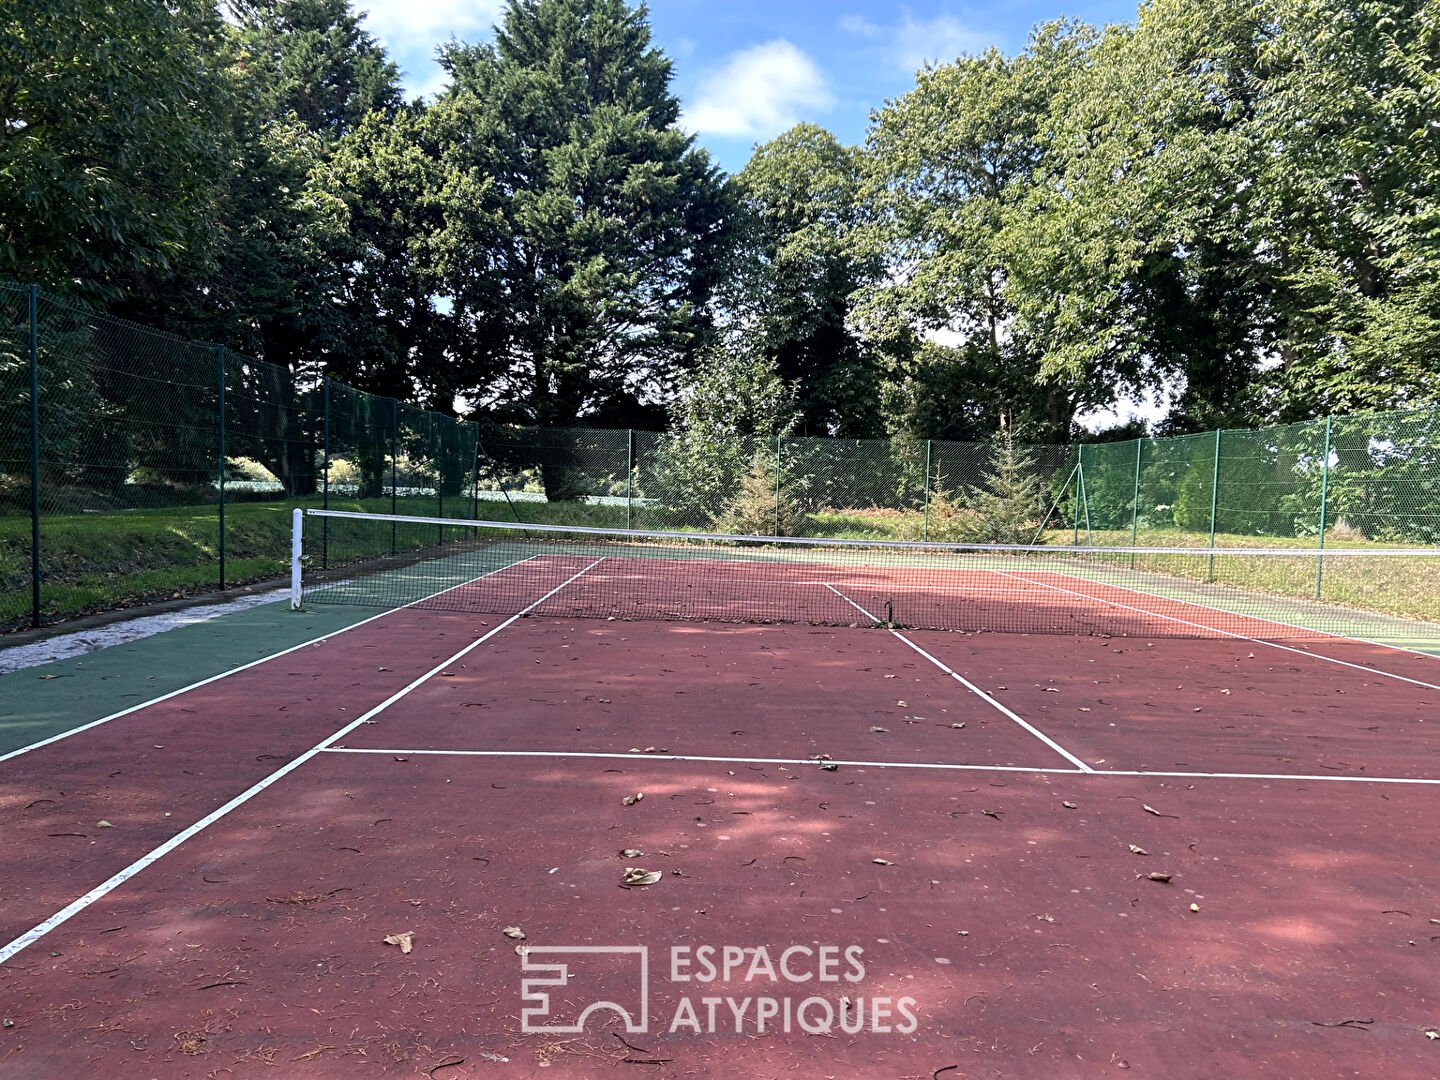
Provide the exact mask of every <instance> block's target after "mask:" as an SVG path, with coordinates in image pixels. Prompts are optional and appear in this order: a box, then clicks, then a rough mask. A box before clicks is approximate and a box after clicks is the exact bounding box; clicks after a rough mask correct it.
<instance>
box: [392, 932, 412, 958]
mask: <svg viewBox="0 0 1440 1080" xmlns="http://www.w3.org/2000/svg"><path fill="white" fill-rule="evenodd" d="M385 944H386V945H398V946H400V951H401V952H402V953H404V954H406V955H407V956H408V955H409V954H410V953H411V952H412V951H413V950H414V948H415V934H414V932H413V931H410V930H406V931H405V932H404V933H403V934H386V935H385Z"/></svg>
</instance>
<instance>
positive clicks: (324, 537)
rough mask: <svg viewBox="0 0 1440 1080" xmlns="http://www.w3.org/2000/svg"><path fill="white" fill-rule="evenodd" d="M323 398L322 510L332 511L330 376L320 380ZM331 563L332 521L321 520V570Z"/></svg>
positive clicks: (327, 519)
mask: <svg viewBox="0 0 1440 1080" xmlns="http://www.w3.org/2000/svg"><path fill="white" fill-rule="evenodd" d="M320 391H321V396H322V397H323V398H324V400H325V435H324V446H325V450H324V455H325V456H324V459H323V461H322V465H323V467H324V471H323V472H321V474H320V484H321V489H320V508H321V509H322V510H329V509H330V376H328V375H325V376H322V377H321V379H320ZM329 562H330V519H329V518H321V519H320V569H322V570H325V569H328V568H329Z"/></svg>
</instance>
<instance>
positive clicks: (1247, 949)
mask: <svg viewBox="0 0 1440 1080" xmlns="http://www.w3.org/2000/svg"><path fill="white" fill-rule="evenodd" d="M1215 783H1217V784H1221V785H1223V786H1220V787H1216V786H1215V784H1206V785H1186V784H1164V783H1159V782H1146V781H1143V780H1140V779H1136V778H1116V777H1079V776H1074V775H1064V776H1058V777H1057V776H1042V775H1036V774H1029V775H1024V776H1010V777H993V776H992V777H968V778H962V779H961V780H958V781H957V778H956V777H955V776H954V775H951V774H940V773H936V772H920V773H916V772H909V771H906V772H901V771H899V770H887V769H861V768H842V769H840V770H838V771H836V772H833V773H824V772H821V771H819V770H818V769H813V768H808V767H807V768H797V769H785V768H781V767H777V766H739V767H733V768H732V767H726V766H722V765H714V764H710V765H703V764H697V763H676V762H666V761H657V760H640V761H625V762H619V763H605V762H595V761H584V760H580V761H577V760H574V759H554V758H551V759H543V760H538V761H534V762H531V763H528V764H525V765H523V766H522V765H517V764H516V763H515V762H512V761H505V760H500V761H497V760H494V759H477V758H462V759H457V758H450V757H446V758H438V757H424V758H418V759H410V760H407V761H403V762H402V761H395V760H393V758H392V757H391V756H388V755H385V756H376V755H352V754H341V753H333V754H324V755H321V757H320V758H319V759H318V760H316V761H315V762H313V763H312V764H311V765H310V766H308V767H307V768H306V769H305V770H304V771H303V772H301V773H299V774H297V775H296V776H295V777H294V779H293V781H292V782H290V783H287V784H286V785H284V786H283V787H276V788H272V789H270V790H268V791H266V792H265V793H263V794H262V795H260V796H258V797H256V798H255V799H254V800H253V801H251V802H250V803H248V804H246V805H245V806H244V807H243V808H241V809H240V810H238V811H236V812H235V813H234V814H233V815H231V816H230V817H229V818H227V819H226V820H225V821H224V822H223V823H222V824H220V825H218V826H216V827H214V828H212V829H211V830H209V831H207V832H205V833H202V834H200V835H199V836H197V837H196V838H195V840H193V841H192V842H190V843H188V844H186V845H185V846H184V847H182V848H180V849H179V850H177V851H176V852H174V853H173V854H172V855H171V856H169V857H167V860H166V861H165V862H164V863H163V864H160V865H156V866H154V867H152V868H150V870H149V871H147V872H146V873H147V874H148V875H149V877H148V879H146V880H140V879H136V880H135V881H134V883H133V884H132V885H128V886H126V887H124V888H122V889H120V890H117V891H116V892H115V893H113V894H112V895H111V896H110V897H107V898H106V900H105V901H103V902H102V903H100V904H97V905H95V906H94V907H92V908H90V909H89V910H87V911H86V912H84V913H83V914H82V915H80V916H78V917H77V918H75V919H74V920H72V921H71V922H70V923H68V924H66V925H65V926H63V927H61V928H60V929H58V930H56V931H54V932H53V933H52V934H51V935H50V936H49V937H48V939H47V940H46V941H44V942H43V943H42V944H41V945H40V946H37V947H33V948H31V949H30V950H27V951H26V952H25V953H22V954H20V955H19V956H17V957H16V958H15V959H14V960H12V961H11V962H10V964H9V965H7V966H6V968H5V969H4V974H3V977H0V1013H3V1014H4V1015H5V1016H7V1017H18V1018H19V1023H18V1026H17V1028H16V1029H12V1030H9V1031H6V1032H5V1033H4V1039H5V1045H6V1052H5V1060H4V1062H3V1067H4V1069H5V1075H6V1076H7V1077H11V1076H13V1077H24V1078H27V1080H28V1078H31V1077H37V1078H38V1077H55V1076H68V1075H81V1076H94V1075H105V1076H110V1077H116V1078H127V1077H153V1076H208V1075H239V1076H256V1075H284V1076H287V1077H332V1076H369V1075H374V1076H397V1077H398V1076H413V1075H424V1074H426V1073H427V1072H428V1071H429V1070H431V1069H435V1071H434V1075H436V1076H444V1075H445V1074H446V1072H449V1074H450V1075H451V1076H482V1075H483V1076H490V1075H514V1076H537V1077H538V1076H577V1077H583V1076H597V1075H611V1074H612V1073H615V1072H616V1071H617V1070H619V1074H620V1075H626V1074H627V1073H628V1072H629V1071H630V1070H631V1069H632V1068H633V1069H639V1068H641V1066H638V1065H637V1066H631V1065H628V1064H625V1063H624V1059H626V1058H631V1059H642V1060H645V1061H661V1060H663V1061H664V1064H660V1065H646V1066H643V1068H644V1069H645V1070H647V1071H648V1073H658V1074H659V1075H673V1076H715V1077H721V1076H724V1077H733V1076H754V1077H786V1076H796V1075H799V1076H867V1077H869V1076H876V1077H880V1076H885V1077H891V1076H894V1077H907V1076H918V1077H923V1076H931V1075H935V1074H937V1072H938V1071H939V1070H941V1069H945V1068H947V1067H949V1066H952V1065H954V1066H957V1068H955V1069H954V1070H952V1071H948V1072H943V1073H938V1074H939V1075H940V1076H957V1075H958V1076H966V1077H1001V1076H1006V1077H1009V1076H1026V1077H1030V1076H1065V1077H1082V1076H1111V1075H1116V1074H1117V1073H1118V1072H1120V1071H1124V1070H1127V1069H1128V1070H1133V1075H1140V1076H1161V1075H1163V1076H1168V1077H1180V1078H1188V1077H1195V1078H1204V1080H1213V1078H1214V1077H1217V1076H1224V1077H1240V1076H1266V1077H1301V1076H1303V1077H1313V1078H1323V1077H1345V1076H1366V1077H1377V1076H1385V1077H1417V1078H1418V1077H1429V1076H1433V1075H1434V1074H1435V1072H1434V1070H1435V1055H1436V1052H1437V1049H1436V1047H1435V1046H1434V1045H1433V1040H1430V1039H1427V1038H1426V1037H1425V1035H1424V1030H1425V1029H1426V1028H1427V1027H1428V1026H1430V1025H1432V1024H1433V1023H1434V1016H1435V1011H1436V1009H1437V1008H1440V1000H1437V994H1436V985H1435V970H1436V958H1435V955H1434V954H1435V949H1436V944H1435V943H1434V942H1432V941H1431V940H1430V938H1431V937H1432V936H1433V935H1431V934H1430V933H1428V932H1427V931H1428V930H1429V929H1430V927H1429V925H1428V923H1427V921H1426V917H1425V916H1426V912H1427V911H1430V910H1432V909H1433V905H1434V903H1435V891H1434V884H1435V869H1434V868H1435V865H1436V858H1437V856H1440V844H1437V841H1436V839H1435V836H1434V830H1433V827H1432V826H1433V822H1434V819H1435V811H1436V809H1437V806H1436V794H1435V792H1434V791H1433V790H1430V789H1424V788H1416V787H1405V788H1396V789H1393V790H1385V789H1382V788H1380V787H1379V786H1369V787H1365V788H1362V787H1361V786H1359V785H1351V786H1349V787H1347V788H1346V789H1345V791H1344V793H1343V796H1342V797H1340V798H1337V797H1336V793H1335V791H1334V790H1333V789H1331V788H1329V787H1327V786H1324V785H1317V784H1306V783H1297V782H1294V781H1284V782H1262V783H1253V782H1245V783H1244V785H1243V786H1241V784H1240V782H1236V781H1219V782H1215ZM632 791H644V792H645V799H644V800H642V801H641V802H639V803H637V804H635V805H633V806H630V807H626V806H623V805H622V796H624V795H626V794H629V793H631V792H632ZM1065 802H1071V803H1073V804H1074V808H1073V809H1069V808H1067V807H1065V806H1064V803H1065ZM1146 805H1149V806H1153V807H1154V808H1155V809H1156V810H1159V811H1160V812H1161V813H1162V814H1165V815H1174V816H1165V817H1158V816H1155V815H1152V814H1149V813H1147V812H1146V811H1145V810H1144V809H1143V807H1144V806H1146ZM1397 835H1398V836H1403V837H1404V838H1405V846H1406V850H1405V852H1404V853H1403V854H1398V853H1396V852H1395V851H1394V850H1393V845H1392V842H1391V841H1390V840H1389V839H1388V838H1390V837H1394V836H1397ZM1131 844H1134V845H1136V846H1138V847H1142V848H1143V849H1144V850H1146V851H1148V852H1149V854H1148V856H1140V855H1136V854H1133V853H1131V851H1130V849H1129V845H1131ZM626 847H629V848H636V849H639V850H641V851H643V852H644V853H645V854H644V855H643V856H636V857H632V858H625V857H621V856H620V855H619V854H618V851H619V849H621V848H626ZM876 858H883V859H885V860H887V861H888V862H889V863H890V864H891V865H879V864H876V863H875V862H874V861H873V860H874V859H876ZM628 864H638V865H642V866H646V867H654V868H657V869H660V870H662V871H664V876H663V877H662V879H661V880H660V881H659V882H658V883H656V884H655V885H652V886H649V887H647V888H643V889H638V888H637V889H629V890H624V889H621V888H620V887H619V881H620V875H621V872H622V869H623V868H624V867H625V866H626V865H628ZM1151 869H1163V870H1164V871H1166V872H1168V873H1171V874H1173V875H1174V877H1173V879H1172V881H1171V882H1170V883H1169V884H1160V883H1157V882H1152V881H1150V880H1148V879H1145V878H1144V877H1143V876H1142V875H1143V874H1144V873H1146V872H1148V871H1149V870H1151ZM677 872H678V873H677ZM1191 904H1195V905H1197V906H1198V908H1199V910H1198V911H1191V910H1190V905H1191ZM509 926H519V927H520V928H521V929H523V931H524V932H525V934H526V935H527V937H526V941H527V943H529V944H532V945H545V946H574V945H612V944H614V945H644V946H646V947H648V948H649V949H650V950H651V952H652V954H653V959H652V965H653V968H652V971H651V981H650V1002H649V1009H650V1013H651V1015H652V1017H653V1018H654V1025H653V1026H652V1028H651V1030H650V1031H649V1032H647V1033H645V1034H624V1028H623V1026H622V1025H621V1024H620V1023H619V1021H618V1019H617V1021H616V1022H615V1023H613V1024H612V1023H604V1022H602V1021H601V1020H600V1019H598V1018H596V1019H592V1021H591V1025H590V1029H589V1030H587V1032H586V1033H585V1034H583V1035H526V1034H523V1033H522V1032H521V1031H520V1026H519V1020H518V1015H519V1010H520V1008H521V1002H520V981H521V979H522V977H523V975H522V972H521V970H520V960H519V957H517V956H516V954H515V952H514V948H513V947H514V944H515V942H513V941H512V940H510V939H507V938H506V937H505V936H504V935H503V934H502V930H503V929H504V928H505V927H509ZM962 931H963V932H964V933H963V934H962ZM402 932H409V933H412V934H413V935H414V951H413V952H412V953H410V954H409V955H403V954H402V953H401V952H400V950H399V949H398V948H396V947H394V946H389V945H386V944H384V943H383V938H384V937H385V936H387V935H392V934H397V933H402ZM702 944H713V945H716V946H723V945H726V944H734V945H738V946H742V947H746V948H754V947H756V946H759V945H764V946H767V947H768V948H769V949H772V950H774V951H775V952H776V953H777V954H778V953H779V951H780V950H781V949H783V948H786V947H789V946H791V945H795V944H799V945H807V946H812V947H813V946H817V945H819V944H834V945H838V946H841V947H846V946H858V947H860V948H861V949H862V950H863V953H862V954H861V955H862V962H863V964H864V970H865V977H864V978H863V979H862V980H861V981H860V982H858V983H854V984H849V983H841V984H839V985H834V984H831V985H828V986H822V987H818V989H817V987H811V986H802V987H799V988H798V993H797V996H798V995H805V996H811V995H812V994H813V995H818V996H822V997H826V998H827V999H828V1000H830V1001H831V1002H832V1003H838V1001H839V999H840V998H841V997H842V996H843V997H848V998H849V999H850V1000H851V1001H852V1002H857V1001H860V1000H861V999H865V1000H871V999H874V998H876V997H890V998H899V997H910V998H913V999H914V1006H913V1012H914V1015H915V1017H916V1019H917V1021H918V1026H917V1029H916V1031H915V1032H914V1033H913V1034H908V1035H905V1034H898V1033H895V1032H890V1033H882V1032H876V1031H873V1030H869V1031H861V1032H859V1033H856V1034H846V1033H844V1032H835V1033H828V1034H808V1033H805V1032H802V1031H799V1030H795V1029H794V1027H793V1025H792V1031H791V1032H790V1033H789V1034H786V1033H785V1032H784V1031H783V1030H781V1031H776V1030H774V1027H773V1025H772V1027H771V1028H770V1029H767V1030H766V1031H765V1032H763V1033H760V1032H757V1031H756V1030H755V1026H754V1024H753V1017H752V1018H751V1022H750V1023H745V1022H744V1021H742V1028H743V1031H742V1033H741V1034H739V1035H737V1034H736V1033H735V1031H734V1023H733V1019H732V1020H726V1019H725V1018H726V1017H727V1016H732V1017H733V1014H731V1013H729V1012H728V1011H725V1010H727V1009H728V1006H724V1005H722V1006H720V1009H721V1010H722V1011H721V1012H720V1013H719V1014H718V1020H719V1021H720V1022H719V1023H718V1024H717V1026H718V1027H720V1028H722V1030H719V1031H717V1032H715V1033H714V1034H710V1033H708V1032H706V1033H703V1034H700V1035H697V1034H695V1033H694V1032H693V1031H690V1030H684V1031H678V1032H676V1033H675V1034H670V1033H669V1031H668V1028H669V1027H670V1025H671V1022H672V1021H673V1019H674V1016H675V1013H676V1010H677V1009H679V1008H680V999H681V998H682V997H689V998H691V999H693V1003H694V1004H695V1006H696V1008H697V1015H698V1017H699V1018H701V1019H702V1021H703V1020H705V1019H706V1011H705V1007H704V1006H703V1005H702V1004H701V998H702V997H703V996H713V997H731V998H734V999H737V1001H738V1000H739V999H743V998H745V997H752V998H754V997H761V996H773V995H776V994H784V993H787V992H792V991H796V988H795V987H792V986H789V985H784V984H782V985H779V986H778V987H777V986H776V985H775V984H772V983H771V982H770V981H769V980H768V979H765V978H764V977H763V976H760V977H757V979H756V980H751V981H746V980H745V979H744V978H743V977H741V974H740V972H738V971H737V972H736V973H735V977H734V978H732V979H731V981H730V982H729V983H728V984H723V985H720V984H716V983H710V984H703V985H701V984H695V983H690V984H683V983H675V982H672V981H671V979H670V978H669V975H670V971H669V964H668V960H667V958H668V956H669V950H670V949H671V948H672V947H675V946H691V947H694V946H698V945H702ZM52 953H53V954H58V955H52ZM584 959H585V958H583V957H581V958H578V960H577V961H576V966H577V967H578V968H580V969H581V970H582V971H583V964H584ZM797 973H803V972H797ZM624 974H625V972H624V971H623V970H622V971H621V972H619V973H615V972H612V973H610V975H609V978H608V980H607V982H606V983H605V984H604V986H603V988H601V991H600V992H603V993H604V994H606V995H607V997H611V998H619V997H626V996H627V995H628V996H630V997H633V994H634V991H633V990H632V989H631V988H630V987H629V986H628V985H627V984H626V980H625V978H624V977H623V976H624ZM587 990H588V991H589V992H592V993H593V992H596V990H597V988H596V987H595V986H593V985H592V986H589V987H587V986H586V985H585V984H584V982H583V978H582V979H581V980H580V983H579V985H578V989H577V991H576V992H575V994H574V999H573V1000H572V998H571V997H570V996H569V995H567V996H566V997H565V998H564V1000H563V1001H557V1002H556V1003H555V1005H554V1012H555V1013H556V1015H557V1016H558V1015H559V1014H560V1012H562V1011H563V1010H564V1009H570V1010H571V1012H572V1015H573V1010H574V1009H575V1008H576V1006H577V1005H579V1004H581V1003H583V998H582V997H581V995H583V994H584V993H585V992H586V991H587ZM753 1007H754V1006H752V1008H753ZM832 1007H838V1005H834V1006H832ZM819 1015H820V1014H819V1013H818V1012H817V1013H814V1014H812V1019H818V1017H819ZM1362 1021H1363V1023H1362ZM1347 1022H1348V1023H1347ZM1336 1025H1341V1026H1336ZM617 1034H620V1035H621V1036H622V1037H623V1038H624V1039H625V1040H626V1042H628V1043H629V1044H630V1045H631V1046H633V1047H638V1048H639V1049H638V1050H631V1049H627V1047H626V1046H625V1045H624V1044H622V1043H621V1042H620V1041H619V1039H617V1038H616V1035H617ZM499 1058H505V1059H508V1061H505V1062H501V1061H499V1060H497V1059H499ZM446 1062H450V1063H452V1064H450V1065H448V1066H446V1067H445V1068H443V1069H439V1068H435V1067H436V1066H441V1065H444V1064H445V1063H446ZM267 1067H268V1068H272V1069H276V1070H278V1072H267V1071H266V1070H267Z"/></svg>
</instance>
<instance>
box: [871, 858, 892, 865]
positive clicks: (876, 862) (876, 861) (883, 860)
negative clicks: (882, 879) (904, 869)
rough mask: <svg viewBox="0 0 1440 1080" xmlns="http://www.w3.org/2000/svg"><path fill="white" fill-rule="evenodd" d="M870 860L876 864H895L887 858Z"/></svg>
mask: <svg viewBox="0 0 1440 1080" xmlns="http://www.w3.org/2000/svg"><path fill="white" fill-rule="evenodd" d="M870 861H871V862H873V863H874V864H875V865H876V866H894V865H895V864H894V863H893V862H891V861H890V860H889V859H871V860H870Z"/></svg>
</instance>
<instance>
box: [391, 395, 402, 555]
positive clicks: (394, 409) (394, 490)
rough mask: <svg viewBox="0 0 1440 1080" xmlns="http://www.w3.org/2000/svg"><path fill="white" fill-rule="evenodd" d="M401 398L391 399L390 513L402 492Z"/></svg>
mask: <svg viewBox="0 0 1440 1080" xmlns="http://www.w3.org/2000/svg"><path fill="white" fill-rule="evenodd" d="M399 470H400V399H399V398H393V397H392V398H391V399H390V513H392V514H397V513H399V510H397V509H396V504H395V498H396V496H397V495H399V494H400V472H399ZM395 543H396V535H395V522H393V521H392V522H391V523H390V554H391V555H394V554H395Z"/></svg>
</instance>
